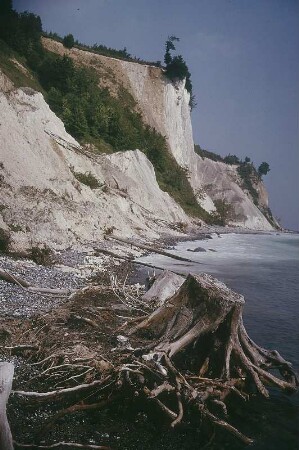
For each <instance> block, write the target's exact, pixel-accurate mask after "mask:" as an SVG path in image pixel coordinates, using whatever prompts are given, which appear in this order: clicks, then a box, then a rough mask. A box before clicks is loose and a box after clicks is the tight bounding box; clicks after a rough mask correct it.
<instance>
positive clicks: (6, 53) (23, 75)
mask: <svg viewBox="0 0 299 450" xmlns="http://www.w3.org/2000/svg"><path fill="white" fill-rule="evenodd" d="M0 69H1V70H2V72H3V73H4V74H5V75H6V76H7V77H8V78H9V79H10V80H11V81H12V82H13V84H14V85H15V86H16V87H17V88H19V87H24V86H26V87H30V88H32V89H34V90H36V91H40V92H43V88H42V87H41V85H40V83H39V82H38V80H37V79H36V77H34V76H33V74H32V73H31V71H30V69H29V67H28V65H27V64H26V59H25V58H24V57H21V56H20V55H19V54H18V53H16V52H15V51H13V50H12V49H11V48H10V47H9V46H8V45H7V44H6V42H4V41H3V40H2V39H0Z"/></svg>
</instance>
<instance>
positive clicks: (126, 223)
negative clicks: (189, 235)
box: [0, 71, 190, 250]
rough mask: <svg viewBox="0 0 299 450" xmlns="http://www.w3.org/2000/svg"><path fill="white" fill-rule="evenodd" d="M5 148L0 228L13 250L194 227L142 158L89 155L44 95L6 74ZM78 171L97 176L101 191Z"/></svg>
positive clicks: (2, 96)
mask: <svg viewBox="0 0 299 450" xmlns="http://www.w3.org/2000/svg"><path fill="white" fill-rule="evenodd" d="M0 142H1V147H0V188H1V199H0V204H1V205H0V206H1V208H0V228H4V229H7V230H9V231H10V232H11V234H12V245H13V248H14V249H18V250H24V249H26V248H30V247H32V246H33V245H37V244H41V243H48V244H49V243H50V244H51V245H52V246H53V247H56V248H65V247H68V246H73V247H76V246H77V247H80V246H81V245H82V244H86V243H90V242H93V241H97V240H99V239H102V238H103V234H104V233H105V232H107V231H109V230H112V229H113V230H114V231H115V233H117V234H120V235H123V236H127V237H129V236H134V235H138V234H139V235H141V236H145V237H148V238H151V239H152V238H157V237H159V236H161V234H163V233H165V232H168V233H169V232H173V233H176V232H175V231H172V228H175V226H176V224H177V223H179V224H180V223H182V222H184V223H186V224H188V223H190V220H189V218H188V217H187V216H186V214H185V213H184V211H183V210H182V209H181V208H180V207H179V206H178V205H177V204H176V203H175V201H174V200H173V199H172V198H171V197H170V196H169V195H168V194H167V193H165V192H163V191H161V189H160V188H159V186H158V183H157V180H156V177H155V172H154V168H153V166H152V164H151V163H150V162H149V161H148V160H147V158H146V156H145V155H144V154H143V153H142V152H140V151H139V150H134V151H127V152H121V153H115V154H113V155H100V156H94V155H92V154H89V153H88V152H86V151H84V149H82V147H80V145H79V144H78V143H77V142H76V140H75V139H73V138H72V136H70V135H69V134H68V133H67V132H66V131H65V128H64V125H63V123H62V121H61V120H60V119H59V118H58V117H57V116H56V115H55V114H54V113H53V112H52V111H51V110H50V108H49V106H48V105H47V103H46V102H45V100H44V98H43V96H42V94H41V93H38V92H35V91H33V90H32V89H30V88H22V89H14V87H13V85H12V83H10V81H9V80H8V79H7V77H6V76H5V75H3V74H2V73H1V71H0ZM76 173H80V174H86V173H91V174H92V175H93V176H94V178H96V179H97V180H98V183H99V187H98V188H96V189H91V188H90V187H89V186H86V185H85V184H82V183H80V182H79V181H78V179H77V178H76Z"/></svg>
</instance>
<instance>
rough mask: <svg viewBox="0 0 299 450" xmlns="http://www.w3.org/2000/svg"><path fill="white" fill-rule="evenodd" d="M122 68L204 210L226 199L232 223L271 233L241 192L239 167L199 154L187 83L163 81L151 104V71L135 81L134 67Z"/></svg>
mask: <svg viewBox="0 0 299 450" xmlns="http://www.w3.org/2000/svg"><path fill="white" fill-rule="evenodd" d="M122 65H123V67H124V69H125V70H126V73H127V74H128V76H129V79H130V82H131V92H132V94H133V95H134V97H135V99H136V100H137V102H138V105H139V106H140V108H141V110H142V112H143V116H144V117H147V118H148V123H149V124H150V125H152V126H154V127H155V128H156V129H157V130H158V131H159V132H160V133H161V134H162V135H163V136H166V138H167V142H168V146H169V149H170V151H171V153H172V155H173V156H174V158H175V159H176V161H177V162H178V164H179V165H180V166H181V167H183V168H184V169H186V170H187V173H188V178H189V182H190V184H191V186H192V188H193V190H194V192H195V194H197V198H198V202H199V203H200V204H201V206H202V207H203V208H204V209H206V211H208V212H211V211H213V210H215V206H214V202H213V200H216V199H221V200H223V199H225V200H226V201H227V202H228V203H230V204H232V205H233V207H234V210H235V219H234V220H233V221H232V223H234V224H235V225H239V226H243V227H246V228H249V229H256V230H271V229H272V226H271V225H270V223H269V222H268V220H267V219H266V217H265V216H264V215H263V214H262V212H261V211H260V210H259V208H258V207H257V206H256V205H255V204H254V203H253V201H252V198H251V196H250V194H249V193H247V192H244V190H243V189H242V188H241V183H242V182H241V179H240V177H239V175H238V173H237V170H236V166H230V165H227V164H224V163H221V162H215V161H212V160H210V159H207V158H201V157H200V156H199V155H198V154H196V153H195V151H194V142H193V134H192V124H191V116H190V107H189V100H190V94H189V93H188V92H187V91H186V89H185V83H184V82H180V83H176V84H174V83H172V82H170V81H169V80H167V79H166V78H165V77H162V78H161V77H160V89H159V90H160V91H162V92H159V95H156V93H152V101H151V99H150V89H151V85H152V84H153V82H152V81H151V79H152V74H151V70H150V68H149V67H148V66H142V69H141V70H140V69H138V72H137V76H135V77H134V75H133V73H132V72H133V70H132V66H134V64H133V63H127V62H125V63H122ZM129 65H130V67H129V68H128V66H129ZM135 65H136V64H135ZM141 75H142V76H141ZM144 93H146V95H144ZM256 188H257V191H258V192H259V194H260V206H262V207H267V206H268V196H267V192H266V190H265V188H264V186H263V184H262V182H260V183H259V184H258V186H256Z"/></svg>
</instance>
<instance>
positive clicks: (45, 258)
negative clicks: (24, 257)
mask: <svg viewBox="0 0 299 450" xmlns="http://www.w3.org/2000/svg"><path fill="white" fill-rule="evenodd" d="M30 257H31V259H32V260H33V261H34V262H35V263H36V264H38V265H41V266H50V265H51V264H53V262H54V259H53V251H52V250H51V249H50V247H48V246H47V245H46V244H44V245H43V246H40V247H38V246H36V247H32V248H31V251H30Z"/></svg>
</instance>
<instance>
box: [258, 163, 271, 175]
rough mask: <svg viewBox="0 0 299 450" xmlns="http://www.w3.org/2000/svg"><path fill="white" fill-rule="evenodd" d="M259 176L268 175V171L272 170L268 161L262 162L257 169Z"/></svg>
mask: <svg viewBox="0 0 299 450" xmlns="http://www.w3.org/2000/svg"><path fill="white" fill-rule="evenodd" d="M257 171H258V174H259V176H262V175H267V173H268V172H270V166H269V164H268V163H267V162H265V161H264V162H262V164H261V165H260V166H259V168H258V169H257Z"/></svg>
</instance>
